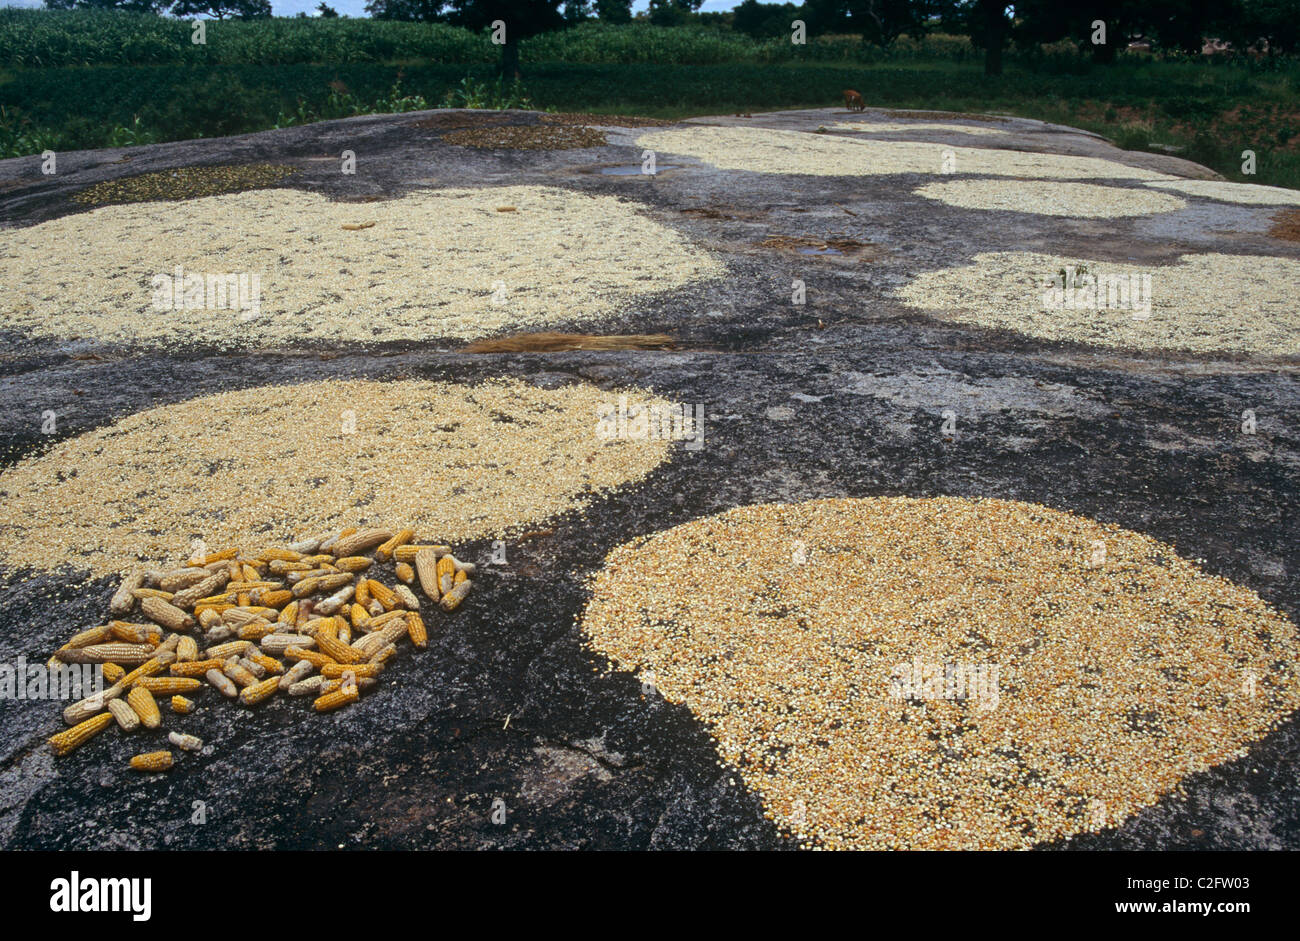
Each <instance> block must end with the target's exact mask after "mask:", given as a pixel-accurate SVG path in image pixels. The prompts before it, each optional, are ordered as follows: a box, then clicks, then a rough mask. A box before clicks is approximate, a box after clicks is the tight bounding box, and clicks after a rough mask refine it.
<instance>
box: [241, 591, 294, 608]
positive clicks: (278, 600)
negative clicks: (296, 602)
mask: <svg viewBox="0 0 1300 941" xmlns="http://www.w3.org/2000/svg"><path fill="white" fill-rule="evenodd" d="M248 600H249V601H251V602H253V604H255V605H260V606H262V607H266V608H277V609H278V608H280V607H282V606H283V605H286V604H288V603H289V602H290V601H292V600H293V592H291V591H290V590H289V589H287V588H258V589H255V590H254V591H252V592H250V593H249V595H248Z"/></svg>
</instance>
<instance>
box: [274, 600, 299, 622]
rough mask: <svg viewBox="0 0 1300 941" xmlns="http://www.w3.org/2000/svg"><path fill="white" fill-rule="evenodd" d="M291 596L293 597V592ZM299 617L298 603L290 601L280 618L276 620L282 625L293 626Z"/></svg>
mask: <svg viewBox="0 0 1300 941" xmlns="http://www.w3.org/2000/svg"><path fill="white" fill-rule="evenodd" d="M289 594H291V595H292V594H293V592H289ZM297 617H298V602H296V601H290V602H289V603H288V604H287V605H285V606H284V609H283V610H282V611H281V612H280V616H279V617H278V618H276V620H277V621H278V622H279V623H281V624H293V623H294V620H295V619H296V618H297Z"/></svg>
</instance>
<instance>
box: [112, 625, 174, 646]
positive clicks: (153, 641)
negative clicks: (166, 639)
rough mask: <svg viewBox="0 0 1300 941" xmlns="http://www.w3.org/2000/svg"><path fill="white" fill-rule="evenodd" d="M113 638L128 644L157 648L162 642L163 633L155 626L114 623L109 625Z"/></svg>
mask: <svg viewBox="0 0 1300 941" xmlns="http://www.w3.org/2000/svg"><path fill="white" fill-rule="evenodd" d="M109 629H110V630H111V631H112V634H113V637H114V638H115V639H117V640H121V641H126V642H127V643H129V644H149V645H150V646H151V647H152V646H157V645H158V644H159V643H160V642H161V641H162V635H163V631H162V628H161V627H159V626H158V625H157V624H128V623H127V622H126V621H114V622H113V623H112V624H111V625H109Z"/></svg>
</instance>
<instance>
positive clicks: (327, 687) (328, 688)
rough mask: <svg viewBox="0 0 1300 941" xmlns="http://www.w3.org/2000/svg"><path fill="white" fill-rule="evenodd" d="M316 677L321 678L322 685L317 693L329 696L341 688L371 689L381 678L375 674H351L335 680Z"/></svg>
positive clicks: (362, 690) (361, 690)
mask: <svg viewBox="0 0 1300 941" xmlns="http://www.w3.org/2000/svg"><path fill="white" fill-rule="evenodd" d="M314 679H319V680H320V681H321V684H320V687H319V689H317V691H316V692H317V695H320V696H327V695H329V694H330V693H333V692H337V691H338V690H340V689H349V688H350V689H355V690H358V691H360V692H363V693H364V692H365V691H366V690H368V689H370V687H372V686H374V685H375V684H376V683H378V682H379V680H377V679H375V678H374V677H373V676H349V677H341V678H339V679H335V680H327V679H325V677H323V676H321V677H314Z"/></svg>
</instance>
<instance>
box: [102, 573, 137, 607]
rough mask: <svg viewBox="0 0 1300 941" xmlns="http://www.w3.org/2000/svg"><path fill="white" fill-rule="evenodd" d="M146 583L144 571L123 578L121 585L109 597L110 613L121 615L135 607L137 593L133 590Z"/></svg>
mask: <svg viewBox="0 0 1300 941" xmlns="http://www.w3.org/2000/svg"><path fill="white" fill-rule="evenodd" d="M142 585H144V573H143V572H137V573H136V574H134V575H128V576H127V577H126V578H124V579H123V580H122V584H121V586H120V587H119V588H118V589H117V591H115V592H114V593H113V597H112V598H111V599H109V602H108V610H109V613H110V614H113V615H115V616H116V617H121V616H122V615H124V614H126V613H127V612H128V611H130V610H131V609H132V608H134V607H135V595H133V594H131V592H133V591H135V589H137V588H140V587H141V586H142Z"/></svg>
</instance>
